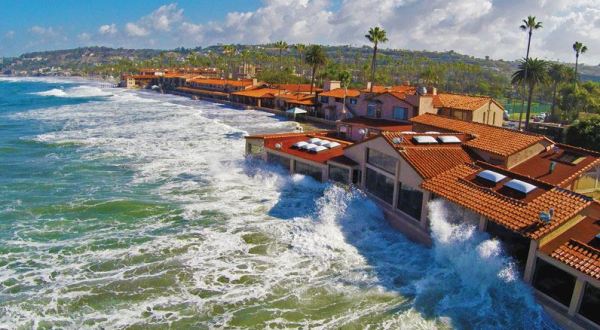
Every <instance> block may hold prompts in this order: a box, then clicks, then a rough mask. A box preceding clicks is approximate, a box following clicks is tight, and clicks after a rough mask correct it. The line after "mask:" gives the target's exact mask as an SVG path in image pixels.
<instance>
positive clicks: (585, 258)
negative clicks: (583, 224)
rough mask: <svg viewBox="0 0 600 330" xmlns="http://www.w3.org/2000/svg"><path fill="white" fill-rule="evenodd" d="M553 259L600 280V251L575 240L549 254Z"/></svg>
mask: <svg viewBox="0 0 600 330" xmlns="http://www.w3.org/2000/svg"><path fill="white" fill-rule="evenodd" d="M550 256H551V257H552V258H554V259H557V260H559V261H560V262H562V263H564V264H566V265H568V266H570V267H573V268H575V269H577V270H578V271H580V272H582V273H584V274H587V275H589V276H591V277H593V278H595V279H597V280H600V250H598V249H595V248H593V247H591V246H589V245H587V244H584V243H582V242H579V241H577V240H573V239H571V240H569V241H568V242H566V243H564V244H563V245H561V246H560V247H558V248H557V249H556V250H554V251H553V252H552V254H550Z"/></svg>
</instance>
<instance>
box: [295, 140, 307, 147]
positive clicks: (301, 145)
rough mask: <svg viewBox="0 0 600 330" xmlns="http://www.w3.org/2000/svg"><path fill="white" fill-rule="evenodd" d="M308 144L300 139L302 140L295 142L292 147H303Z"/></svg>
mask: <svg viewBox="0 0 600 330" xmlns="http://www.w3.org/2000/svg"><path fill="white" fill-rule="evenodd" d="M307 144H308V143H307V142H304V141H300V142H296V143H294V145H292V147H294V148H302V147H303V146H305V145H307Z"/></svg>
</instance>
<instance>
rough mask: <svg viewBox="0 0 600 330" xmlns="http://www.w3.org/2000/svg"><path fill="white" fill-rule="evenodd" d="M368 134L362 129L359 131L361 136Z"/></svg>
mask: <svg viewBox="0 0 600 330" xmlns="http://www.w3.org/2000/svg"><path fill="white" fill-rule="evenodd" d="M366 133H367V131H366V130H365V129H364V128H361V129H359V130H358V134H360V135H365V134H366Z"/></svg>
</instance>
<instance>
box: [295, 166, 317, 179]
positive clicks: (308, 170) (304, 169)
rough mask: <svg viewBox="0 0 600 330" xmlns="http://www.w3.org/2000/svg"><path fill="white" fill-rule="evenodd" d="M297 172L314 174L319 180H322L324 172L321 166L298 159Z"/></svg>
mask: <svg viewBox="0 0 600 330" xmlns="http://www.w3.org/2000/svg"><path fill="white" fill-rule="evenodd" d="M295 172H296V173H298V174H304V175H308V176H312V177H313V178H315V180H318V181H321V180H322V174H323V172H322V171H321V168H319V167H316V166H312V165H309V164H306V163H303V162H298V161H296V166H295Z"/></svg>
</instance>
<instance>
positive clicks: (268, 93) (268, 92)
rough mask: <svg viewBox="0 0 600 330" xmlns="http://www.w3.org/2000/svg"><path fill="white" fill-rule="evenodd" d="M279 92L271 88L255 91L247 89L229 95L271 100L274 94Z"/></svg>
mask: <svg viewBox="0 0 600 330" xmlns="http://www.w3.org/2000/svg"><path fill="white" fill-rule="evenodd" d="M278 92H279V90H277V89H273V88H257V89H249V90H245V91H239V92H233V93H231V95H237V96H246V97H253V98H265V97H269V98H273V96H274V95H275V94H277V93H278Z"/></svg>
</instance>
